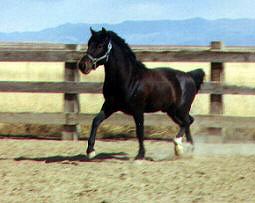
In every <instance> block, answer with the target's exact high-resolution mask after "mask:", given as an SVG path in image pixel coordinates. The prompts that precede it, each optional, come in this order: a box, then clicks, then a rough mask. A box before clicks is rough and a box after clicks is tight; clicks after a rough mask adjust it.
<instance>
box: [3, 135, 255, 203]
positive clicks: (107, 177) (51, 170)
mask: <svg viewBox="0 0 255 203" xmlns="http://www.w3.org/2000/svg"><path fill="white" fill-rule="evenodd" d="M145 144H146V149H147V157H148V159H150V160H146V161H134V159H133V157H134V156H135V154H136V151H137V142H136V140H130V141H114V142H112V141H111V142H110V141H109V142H106V141H97V142H96V149H97V157H96V159H94V160H93V161H88V160H87V158H86V156H85V155H84V152H85V149H86V144H85V143H84V142H81V141H80V142H72V141H38V140H8V139H1V140H0V202H1V203H7V202H10V203H15V202H22V203H23V202H26V203H29V202H31V203H32V202H33V203H34V202H54V203H56V202H61V203H62V202H67V203H69V202H70V203H74V202H85V203H86V202H88V203H91V202H101V203H103V202H104V203H110V202H132V203H133V202H146V203H147V202H152V203H155V202H166V203H169V202H203V203H204V202H231V203H234V202H237V203H240V202H245V203H246V202H255V144H197V145H196V149H195V151H194V152H193V154H192V155H191V154H188V155H186V156H184V157H182V158H178V159H177V158H176V157H174V155H173V145H172V143H170V142H163V141H162V142H155V141H146V142H145Z"/></svg>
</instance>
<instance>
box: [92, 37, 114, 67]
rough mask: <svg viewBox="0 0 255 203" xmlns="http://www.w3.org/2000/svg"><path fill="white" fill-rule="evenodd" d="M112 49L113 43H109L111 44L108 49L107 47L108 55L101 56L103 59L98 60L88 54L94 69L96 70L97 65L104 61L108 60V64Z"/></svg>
mask: <svg viewBox="0 0 255 203" xmlns="http://www.w3.org/2000/svg"><path fill="white" fill-rule="evenodd" d="M111 49H112V43H111V41H109V44H108V47H107V51H106V53H105V54H104V55H103V56H101V57H98V58H94V57H93V56H91V55H90V54H87V56H88V57H89V59H90V60H91V61H92V65H93V67H94V69H96V67H97V63H98V62H99V61H101V60H103V59H106V62H107V61H108V59H109V55H110V52H111Z"/></svg>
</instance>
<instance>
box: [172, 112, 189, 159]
mask: <svg viewBox="0 0 255 203" xmlns="http://www.w3.org/2000/svg"><path fill="white" fill-rule="evenodd" d="M168 115H169V116H170V117H171V118H172V119H173V121H174V122H175V123H177V124H178V125H179V126H180V130H179V132H178V133H177V135H176V136H175V139H174V144H175V154H176V155H181V154H183V146H182V138H183V135H184V133H185V135H186V140H187V142H188V143H190V144H193V139H192V136H191V133H190V125H191V123H192V122H193V118H192V117H191V116H190V115H187V114H186V115H185V114H181V113H180V112H175V113H173V112H168Z"/></svg>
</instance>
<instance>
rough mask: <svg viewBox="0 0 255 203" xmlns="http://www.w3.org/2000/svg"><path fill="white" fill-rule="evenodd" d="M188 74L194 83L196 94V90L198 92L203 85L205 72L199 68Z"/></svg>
mask: <svg viewBox="0 0 255 203" xmlns="http://www.w3.org/2000/svg"><path fill="white" fill-rule="evenodd" d="M188 74H189V75H190V76H191V77H192V78H193V80H194V81H195V84H196V88H197V92H198V90H200V87H201V84H202V83H203V80H204V77H205V72H204V71H203V70H202V69H201V68H199V69H195V70H192V71H189V72H188Z"/></svg>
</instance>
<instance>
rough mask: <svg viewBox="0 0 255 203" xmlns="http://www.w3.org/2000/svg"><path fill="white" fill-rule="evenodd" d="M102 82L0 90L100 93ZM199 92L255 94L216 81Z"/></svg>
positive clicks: (15, 85) (14, 85) (1, 88)
mask: <svg viewBox="0 0 255 203" xmlns="http://www.w3.org/2000/svg"><path fill="white" fill-rule="evenodd" d="M102 88H103V83H99V82H10V81H0V92H30V93H70V94H82V93H84V94H85V93H89V94H100V93H102ZM199 93H201V94H240V95H255V87H244V86H236V85H223V84H220V83H217V82H205V83H204V84H203V85H202V88H201V90H200V91H199Z"/></svg>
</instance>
